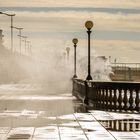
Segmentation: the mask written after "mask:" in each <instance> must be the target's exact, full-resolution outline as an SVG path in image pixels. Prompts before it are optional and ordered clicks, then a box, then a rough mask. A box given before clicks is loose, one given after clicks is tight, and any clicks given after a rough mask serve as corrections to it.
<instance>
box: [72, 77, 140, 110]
mask: <svg viewBox="0 0 140 140" xmlns="http://www.w3.org/2000/svg"><path fill="white" fill-rule="evenodd" d="M73 95H75V96H77V97H80V98H81V99H83V101H84V103H86V104H88V103H89V102H90V103H92V104H93V106H94V107H96V108H97V109H105V110H114V111H137V112H139V111H140V83H133V82H118V81H117V82H114V81H113V82H96V81H84V80H81V79H73Z"/></svg>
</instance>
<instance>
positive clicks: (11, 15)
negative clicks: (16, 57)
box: [0, 12, 15, 52]
mask: <svg viewBox="0 0 140 140" xmlns="http://www.w3.org/2000/svg"><path fill="white" fill-rule="evenodd" d="M0 14H3V15H6V16H10V17H11V52H13V16H15V14H7V13H4V12H0Z"/></svg>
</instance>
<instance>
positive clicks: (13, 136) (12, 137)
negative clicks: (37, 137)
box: [8, 134, 31, 139]
mask: <svg viewBox="0 0 140 140" xmlns="http://www.w3.org/2000/svg"><path fill="white" fill-rule="evenodd" d="M30 137H31V135H30V134H13V135H11V136H10V137H8V139H29V138H30Z"/></svg>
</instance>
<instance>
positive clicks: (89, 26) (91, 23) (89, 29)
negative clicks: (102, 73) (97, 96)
mask: <svg viewBox="0 0 140 140" xmlns="http://www.w3.org/2000/svg"><path fill="white" fill-rule="evenodd" d="M85 27H86V28H87V33H88V76H87V78H86V80H92V77H91V75H90V34H91V28H92V27H93V22H92V21H86V23H85Z"/></svg>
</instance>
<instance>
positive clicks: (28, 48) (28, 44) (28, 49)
mask: <svg viewBox="0 0 140 140" xmlns="http://www.w3.org/2000/svg"><path fill="white" fill-rule="evenodd" d="M26 42H27V51H28V52H27V53H28V54H29V53H30V43H31V42H30V41H26Z"/></svg>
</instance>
